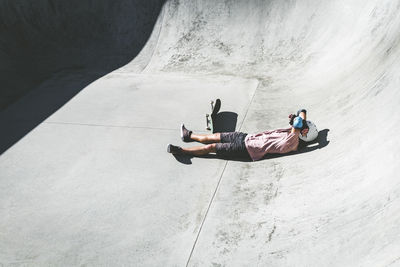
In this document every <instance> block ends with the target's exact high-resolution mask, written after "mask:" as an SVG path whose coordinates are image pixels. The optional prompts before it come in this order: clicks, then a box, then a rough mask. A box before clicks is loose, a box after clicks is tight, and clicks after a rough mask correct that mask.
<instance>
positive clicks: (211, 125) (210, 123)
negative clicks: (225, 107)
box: [206, 98, 221, 133]
mask: <svg viewBox="0 0 400 267" xmlns="http://www.w3.org/2000/svg"><path fill="white" fill-rule="evenodd" d="M210 104H211V113H210V114H206V123H207V124H206V129H207V130H209V131H211V132H212V133H214V130H215V121H216V118H217V113H218V112H219V110H220V108H221V100H220V99H219V98H217V99H216V100H215V101H211V102H210Z"/></svg>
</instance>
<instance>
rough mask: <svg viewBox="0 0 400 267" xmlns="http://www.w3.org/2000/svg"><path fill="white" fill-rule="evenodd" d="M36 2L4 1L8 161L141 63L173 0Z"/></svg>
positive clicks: (4, 144)
mask: <svg viewBox="0 0 400 267" xmlns="http://www.w3.org/2000/svg"><path fill="white" fill-rule="evenodd" d="M30 2H31V1H27V2H21V3H19V2H18V3H17V2H16V1H1V2H0V8H1V9H2V10H3V11H4V12H3V15H4V14H6V15H4V16H2V17H1V18H0V41H1V42H0V84H2V86H1V88H0V129H1V131H0V140H1V141H0V155H1V154H3V153H4V152H5V151H6V150H8V149H9V148H10V147H11V146H13V145H14V144H15V143H17V142H18V141H19V140H20V139H21V138H23V137H24V136H25V135H26V134H28V133H29V132H30V131H31V130H33V129H34V128H35V127H36V126H38V125H39V124H40V123H42V122H43V121H44V120H46V119H47V118H48V117H49V116H51V115H52V114H53V113H54V112H56V111H57V110H58V109H59V108H60V107H62V106H63V105H65V104H66V103H67V102H68V101H69V100H71V99H72V98H73V97H74V96H75V95H77V94H78V93H79V92H80V91H81V90H82V89H84V88H85V87H86V86H88V85H89V84H91V83H92V82H93V81H95V80H97V79H99V78H101V77H103V76H104V75H106V74H108V73H110V72H112V71H114V70H115V69H118V68H120V67H122V66H124V65H126V64H127V63H129V62H130V61H132V60H133V59H134V58H135V57H137V56H138V55H139V53H140V51H141V50H142V49H143V47H144V46H145V45H146V43H147V41H148V40H149V38H150V36H151V34H152V32H153V29H154V26H155V25H156V22H157V19H158V17H159V15H160V14H161V10H162V7H163V5H164V3H165V2H166V0H99V1H96V3H95V4H93V3H92V2H91V1H79V0H71V1H45V0H38V1H36V2H35V5H32V3H30ZM19 18H20V19H19ZM146 62H148V58H147V59H145V60H142V59H141V61H140V64H142V65H143V66H142V65H140V64H139V65H140V66H139V67H138V68H144V67H145V65H146V64H147V63H146ZM138 71H140V70H138Z"/></svg>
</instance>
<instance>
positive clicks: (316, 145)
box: [173, 129, 330, 165]
mask: <svg viewBox="0 0 400 267" xmlns="http://www.w3.org/2000/svg"><path fill="white" fill-rule="evenodd" d="M328 132H329V129H324V130H321V131H319V132H318V137H317V138H316V139H315V140H314V141H311V142H304V141H301V142H300V143H299V148H298V150H297V151H293V152H290V153H286V154H267V155H266V156H265V157H263V158H262V159H261V160H268V159H274V158H279V157H288V156H293V155H297V154H303V153H308V152H312V151H314V150H317V149H321V148H324V147H326V146H327V145H328V144H329V142H330V141H328ZM173 156H174V157H175V159H176V160H177V161H179V162H180V163H182V164H186V165H190V164H192V159H193V158H194V157H195V156H191V155H173ZM196 158H204V159H222V160H230V161H239V162H252V161H253V160H252V159H251V158H250V157H243V156H240V157H235V156H232V157H229V156H219V155H216V154H208V155H204V156H197V157H196Z"/></svg>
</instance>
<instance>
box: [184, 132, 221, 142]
mask: <svg viewBox="0 0 400 267" xmlns="http://www.w3.org/2000/svg"><path fill="white" fill-rule="evenodd" d="M190 138H191V139H192V140H194V141H197V142H200V143H203V144H212V143H220V142H221V134H220V133H215V134H195V133H192V134H191V135H190Z"/></svg>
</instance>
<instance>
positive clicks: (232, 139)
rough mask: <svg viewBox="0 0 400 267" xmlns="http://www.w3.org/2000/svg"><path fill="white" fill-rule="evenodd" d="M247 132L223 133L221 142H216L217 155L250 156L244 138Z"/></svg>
mask: <svg viewBox="0 0 400 267" xmlns="http://www.w3.org/2000/svg"><path fill="white" fill-rule="evenodd" d="M246 136H247V133H241V132H230V133H221V143H217V144H216V147H215V148H216V150H217V155H218V156H221V157H245V158H248V157H249V153H248V152H247V148H246V145H245V143H244V139H245V138H246Z"/></svg>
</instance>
